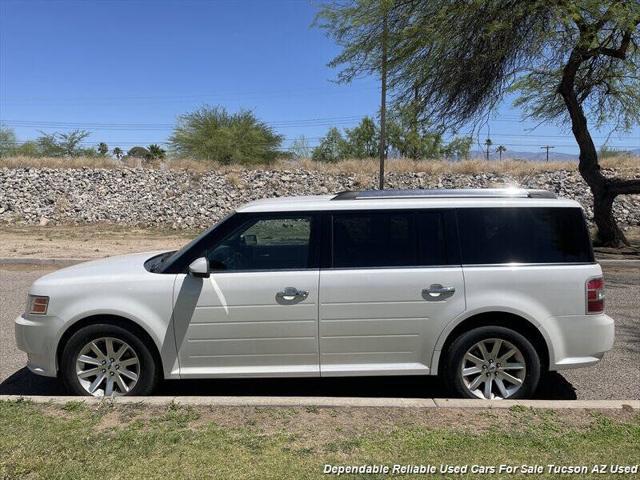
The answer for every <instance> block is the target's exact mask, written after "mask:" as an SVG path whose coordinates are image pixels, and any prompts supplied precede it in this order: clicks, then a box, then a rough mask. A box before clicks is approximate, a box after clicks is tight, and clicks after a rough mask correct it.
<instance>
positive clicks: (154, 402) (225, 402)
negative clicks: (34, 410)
mask: <svg viewBox="0 0 640 480" xmlns="http://www.w3.org/2000/svg"><path fill="white" fill-rule="evenodd" d="M0 401H10V402H20V401H28V402H33V403H50V404H57V405H64V404H66V403H68V402H83V403H86V404H90V405H99V404H101V403H105V402H108V403H112V404H115V405H117V404H122V405H131V404H138V405H149V406H163V405H171V404H178V405H185V406H198V405H202V406H212V407H320V408H323V407H324V408H326V407H360V408H362V407H379V408H473V409H483V408H484V409H487V408H488V409H496V408H512V407H526V408H539V409H556V410H564V409H569V410H585V409H594V410H623V409H626V410H628V409H633V410H640V400H471V399H457V398H362V397H113V398H110V399H104V398H96V397H73V396H19V395H0Z"/></svg>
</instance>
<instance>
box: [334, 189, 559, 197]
mask: <svg viewBox="0 0 640 480" xmlns="http://www.w3.org/2000/svg"><path fill="white" fill-rule="evenodd" d="M402 198H558V197H557V196H556V194H555V193H553V192H548V191H546V190H527V189H524V188H459V189H455V188H454V189H413V190H363V191H360V192H354V191H346V192H340V193H338V194H336V196H335V197H333V198H332V199H331V200H381V199H388V200H391V199H402Z"/></svg>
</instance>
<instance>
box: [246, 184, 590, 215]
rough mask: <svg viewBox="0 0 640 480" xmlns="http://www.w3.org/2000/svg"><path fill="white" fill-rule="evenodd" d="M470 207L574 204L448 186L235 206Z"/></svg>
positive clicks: (537, 194)
mask: <svg viewBox="0 0 640 480" xmlns="http://www.w3.org/2000/svg"><path fill="white" fill-rule="evenodd" d="M452 207H457V208H474V207H564V208H567V207H569V208H576V207H580V204H579V203H578V202H576V201H574V200H569V199H563V198H557V197H556V196H555V195H554V194H552V193H549V192H544V191H541V190H523V189H451V190H427V189H415V190H384V191H382V192H381V191H375V190H369V191H365V192H340V193H338V194H332V195H307V196H294V197H277V198H265V199H261V200H255V201H253V202H249V203H246V204H244V205H242V206H241V207H239V208H237V209H236V211H237V212H240V213H257V212H297V211H327V210H328V211H334V210H335V211H338V210H389V209H421V208H452Z"/></svg>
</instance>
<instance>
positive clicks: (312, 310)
mask: <svg viewBox="0 0 640 480" xmlns="http://www.w3.org/2000/svg"><path fill="white" fill-rule="evenodd" d="M317 223H318V222H317V220H316V217H315V216H314V215H309V214H305V213H301V214H293V215H287V214H274V215H268V214H264V215H263V214H261V215H250V216H248V217H247V219H246V221H245V222H242V223H241V225H240V226H239V227H238V228H237V229H235V230H234V231H232V232H231V233H230V234H228V235H227V236H226V237H224V238H223V239H221V240H219V241H216V242H214V243H213V244H212V245H208V246H206V247H205V248H204V250H203V252H202V255H203V256H205V257H206V258H207V260H208V263H209V266H210V270H211V274H210V276H209V278H196V277H194V276H191V275H178V278H177V280H176V284H175V287H174V299H175V307H174V331H175V336H176V343H177V350H178V358H179V363H180V375H181V376H182V377H185V378H187V377H215V376H314V375H315V376H317V375H319V358H318V303H317V302H318V281H319V270H318V265H317V248H316V244H317V242H316V240H315V237H316V236H317V235H316V230H317Z"/></svg>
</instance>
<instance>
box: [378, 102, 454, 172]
mask: <svg viewBox="0 0 640 480" xmlns="http://www.w3.org/2000/svg"><path fill="white" fill-rule="evenodd" d="M387 131H388V137H389V147H390V148H391V149H392V150H393V151H394V152H395V154H397V155H398V156H400V157H404V158H412V159H414V160H421V159H426V158H439V157H440V156H442V155H443V153H444V151H443V150H444V146H443V143H442V134H441V133H440V132H439V131H437V130H432V129H431V127H430V125H427V124H426V123H421V124H417V123H416V121H415V114H414V109H413V108H412V107H411V106H408V107H405V108H396V109H395V110H394V111H393V113H392V115H391V116H390V117H389V126H388V130H387Z"/></svg>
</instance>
